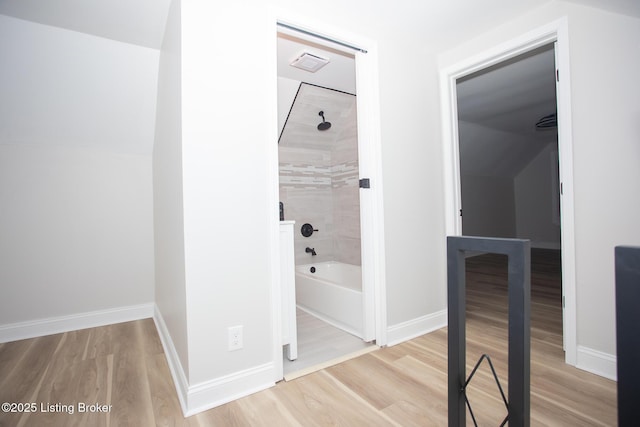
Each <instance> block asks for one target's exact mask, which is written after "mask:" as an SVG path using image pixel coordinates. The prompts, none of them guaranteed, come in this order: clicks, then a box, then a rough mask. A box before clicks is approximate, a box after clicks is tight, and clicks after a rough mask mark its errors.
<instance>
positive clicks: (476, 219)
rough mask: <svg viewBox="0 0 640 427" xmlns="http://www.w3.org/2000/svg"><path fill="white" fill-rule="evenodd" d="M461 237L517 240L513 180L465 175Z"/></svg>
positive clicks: (463, 178)
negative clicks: (513, 238)
mask: <svg viewBox="0 0 640 427" xmlns="http://www.w3.org/2000/svg"><path fill="white" fill-rule="evenodd" d="M460 178H461V182H460V188H461V192H462V201H463V205H462V212H463V216H462V217H463V221H462V234H464V235H465V236H489V237H515V235H516V205H515V198H514V185H513V178H511V177H504V176H477V175H476V176H471V175H462V176H461V177H460Z"/></svg>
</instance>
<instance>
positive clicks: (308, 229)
mask: <svg viewBox="0 0 640 427" xmlns="http://www.w3.org/2000/svg"><path fill="white" fill-rule="evenodd" d="M314 231H318V229H317V228H313V225H311V224H309V223H306V224H302V227H301V228H300V233H302V235H303V236H304V237H309V236H311V235H312V234H313V232H314Z"/></svg>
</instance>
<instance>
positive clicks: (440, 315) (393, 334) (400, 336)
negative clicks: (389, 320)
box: [387, 310, 447, 346]
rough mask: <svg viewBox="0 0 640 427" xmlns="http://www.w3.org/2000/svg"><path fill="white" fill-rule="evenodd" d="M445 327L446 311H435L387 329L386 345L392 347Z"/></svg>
mask: <svg viewBox="0 0 640 427" xmlns="http://www.w3.org/2000/svg"><path fill="white" fill-rule="evenodd" d="M445 326H447V310H441V311H437V312H435V313H431V314H427V315H426V316H422V317H418V318H416V319H413V320H409V321H407V322H403V323H399V324H397V325H393V326H389V327H388V328H387V345H388V346H393V345H396V344H400V343H402V342H405V341H408V340H410V339H413V338H416V337H419V336H420V335H424V334H428V333H429V332H433V331H435V330H437V329H440V328H444V327H445Z"/></svg>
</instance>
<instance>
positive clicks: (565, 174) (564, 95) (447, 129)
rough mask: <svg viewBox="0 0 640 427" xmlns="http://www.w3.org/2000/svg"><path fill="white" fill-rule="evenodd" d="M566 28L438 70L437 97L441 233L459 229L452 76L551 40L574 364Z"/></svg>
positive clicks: (566, 328)
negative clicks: (556, 81)
mask: <svg viewBox="0 0 640 427" xmlns="http://www.w3.org/2000/svg"><path fill="white" fill-rule="evenodd" d="M568 37H569V29H568V23H567V19H566V18H562V19H559V20H557V21H554V22H551V23H549V24H548V25H545V26H542V27H540V28H538V29H536V30H533V31H531V32H528V33H526V34H523V35H521V36H519V37H516V38H514V39H512V40H510V41H508V42H505V43H502V44H500V45H498V46H494V47H493V48H491V49H488V50H487V51H485V52H482V53H479V54H477V55H474V56H472V57H470V58H467V59H465V60H464V61H461V62H460V63H457V64H454V65H451V66H448V67H446V68H442V69H441V70H440V97H441V109H442V143H443V161H444V168H443V169H444V183H445V218H446V234H447V235H454V236H459V235H461V234H462V221H461V219H460V215H459V211H460V208H461V194H460V162H459V146H458V126H457V123H458V114H457V110H458V107H457V103H456V80H457V79H458V78H460V77H463V76H466V75H469V74H471V73H474V72H476V71H478V70H481V69H484V68H486V67H489V66H491V65H494V64H497V63H500V62H502V61H505V60H507V59H510V58H513V57H515V56H517V55H520V54H522V53H525V52H527V51H530V50H532V49H535V48H537V47H540V46H544V45H546V44H549V43H552V42H554V41H555V42H556V56H557V67H558V69H560V70H562V72H561V76H560V79H561V83H560V84H559V85H558V87H557V97H558V100H557V104H558V149H559V153H560V154H559V155H560V180H561V182H562V184H563V196H562V200H561V208H562V217H561V220H562V227H561V230H562V237H561V241H562V243H561V244H562V287H563V294H564V301H565V307H564V310H563V339H564V346H565V361H566V363H568V364H570V365H575V364H576V347H577V334H576V328H577V326H576V324H577V318H576V280H575V231H574V202H573V140H572V134H571V82H570V75H571V73H570V71H569V40H568Z"/></svg>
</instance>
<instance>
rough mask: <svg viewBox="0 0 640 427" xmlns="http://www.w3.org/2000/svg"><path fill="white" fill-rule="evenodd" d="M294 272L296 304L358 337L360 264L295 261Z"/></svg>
mask: <svg viewBox="0 0 640 427" xmlns="http://www.w3.org/2000/svg"><path fill="white" fill-rule="evenodd" d="M312 268H314V269H315V272H314V273H312V272H311V270H312ZM295 276H296V304H297V305H298V307H299V308H300V309H302V310H304V311H306V312H308V313H310V314H312V315H314V316H316V317H318V318H320V319H322V320H324V321H325V322H327V323H329V324H331V325H333V326H336V327H338V328H340V329H343V330H345V331H347V332H349V333H350V334H352V335H355V336H357V337H360V338H362V336H363V329H364V328H363V321H364V320H363V311H362V270H361V267H360V266H358V265H351V264H344V263H340V262H336V261H326V262H318V263H314V264H305V265H298V266H296V274H295Z"/></svg>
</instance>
